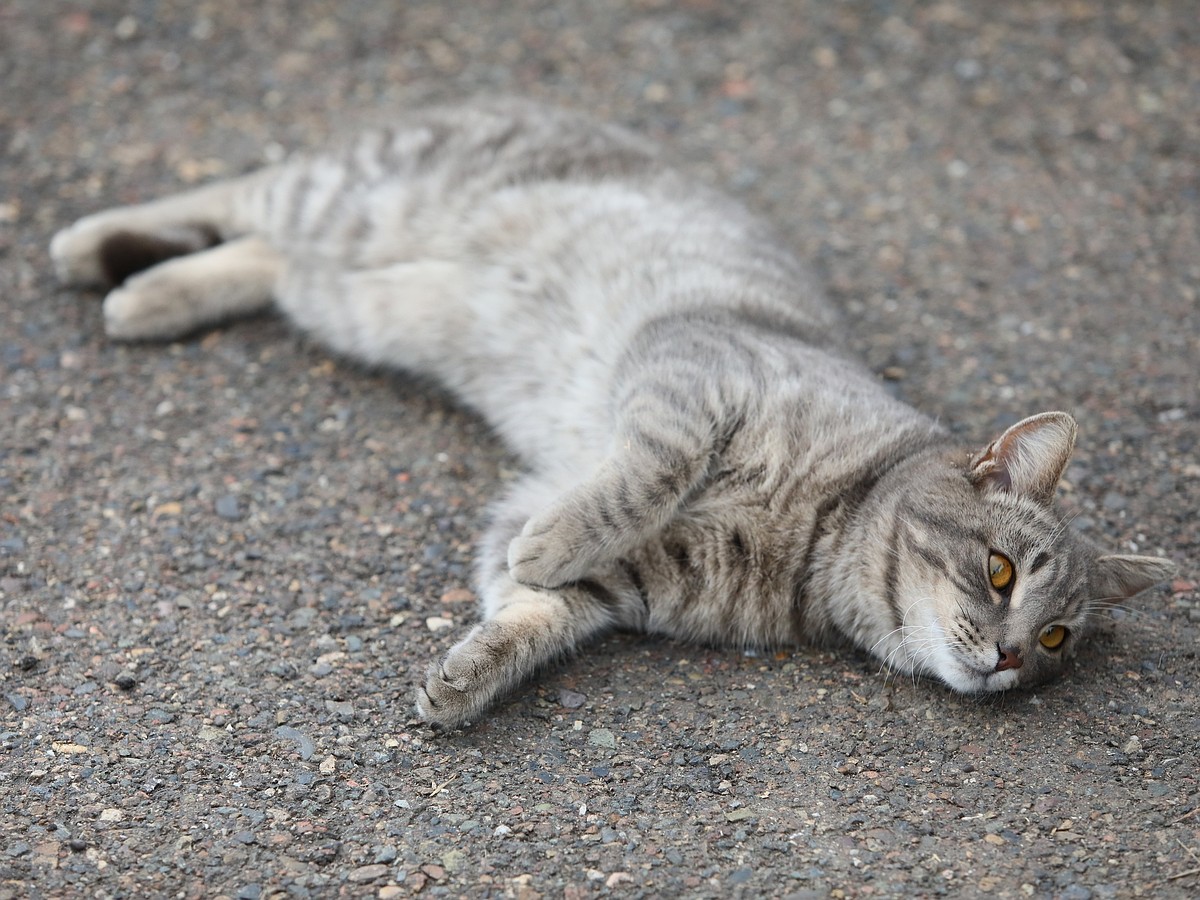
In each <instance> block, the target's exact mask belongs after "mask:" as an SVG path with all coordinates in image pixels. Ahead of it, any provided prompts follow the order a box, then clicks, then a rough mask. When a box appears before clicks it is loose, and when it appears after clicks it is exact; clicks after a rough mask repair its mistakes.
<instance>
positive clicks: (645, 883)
mask: <svg viewBox="0 0 1200 900" xmlns="http://www.w3.org/2000/svg"><path fill="white" fill-rule="evenodd" d="M1198 47H1200V19H1198V18H1197V17H1196V15H1195V10H1194V8H1193V7H1192V6H1191V5H1190V4H1187V3H1172V2H1153V0H1147V2H1138V3H1134V2H1127V3H1118V2H1111V3H1109V2H1092V3H1088V2H1062V3H1043V2H1036V0H1010V2H1006V3H990V2H986V0H963V2H957V3H952V2H937V3H915V2H857V0H850V2H842V3H837V4H829V3H821V2H817V0H796V2H760V3H746V2H740V3H739V2H730V3H720V2H715V0H683V2H680V3H667V2H662V0H628V2H624V3H611V4H606V3H590V2H585V0H567V2H556V3H540V2H532V0H513V2H504V3H478V4H448V3H442V2H432V0H406V2H405V3H402V4H401V3H386V2H367V0H345V2H340V3H334V2H331V0H290V2H284V0H267V2H260V3H244V4H218V3H214V2H208V0H201V2H188V3H184V2H178V0H163V2H156V3H145V2H140V3H118V2H115V0H93V2H90V3H87V4H67V3H45V2H42V0H9V2H7V3H6V4H5V5H4V6H3V8H2V9H0V73H2V74H3V86H4V94H5V98H4V101H3V103H2V104H0V145H2V146H3V147H4V152H3V154H2V155H0V260H2V262H0V296H2V297H3V300H2V301H0V302H2V303H3V307H4V309H3V316H2V322H0V610H2V619H0V623H2V626H3V634H4V645H3V646H4V661H3V667H2V668H0V694H2V696H0V898H9V897H11V898H17V897H21V898H24V897H30V896H34V897H66V896H96V897H114V898H115V897H147V896H167V895H171V896H178V897H206V898H210V897H229V898H241V900H255V898H268V897H278V898H282V897H332V896H374V897H380V898H387V897H406V896H409V895H414V894H426V895H430V896H494V897H503V896H508V897H520V898H534V897H539V896H540V897H563V898H569V900H574V898H583V897H591V896H594V895H608V894H612V895H621V896H630V897H638V896H642V897H663V896H694V897H717V896H720V897H728V896H746V897H751V896H754V897H757V896H787V897H798V898H799V897H826V896H841V897H879V896H906V897H907V896H938V895H942V896H973V895H987V896H993V897H1021V898H1023V897H1063V898H1072V900H1076V898H1078V900H1083V898H1089V897H1094V898H1104V897H1137V896H1146V897H1155V898H1161V897H1172V896H1178V897H1185V896H1193V895H1194V893H1195V892H1196V891H1197V890H1200V874H1198V873H1200V814H1198V813H1197V810H1198V809H1200V788H1198V785H1197V771H1198V768H1197V737H1198V735H1200V720H1198V702H1197V686H1198V679H1200V662H1198V661H1197V648H1198V645H1197V641H1198V630H1197V629H1198V627H1200V595H1198V594H1197V588H1196V584H1197V581H1198V579H1200V572H1198V571H1197V567H1196V562H1195V560H1196V558H1197V549H1198V545H1200V525H1198V524H1197V517H1196V500H1197V496H1198V494H1200V490H1198V486H1200V399H1198V398H1200V394H1198V391H1197V368H1198V366H1200V309H1198V301H1197V293H1198V291H1200V235H1198V227H1200V219H1198V216H1197V208H1198V199H1200V198H1198V184H1200V179H1198V163H1200V155H1198V152H1197V147H1200V118H1198V117H1197V115H1196V110H1197V109H1198V108H1200V53H1198V51H1197V48H1198ZM479 92H505V93H520V94H527V95H532V96H535V97H539V98H542V99H545V100H549V101H554V102H559V103H563V104H568V105H572V106H576V107H581V108H584V109H589V110H592V111H594V112H595V113H596V114H597V115H599V116H606V117H609V118H612V119H614V120H617V121H622V122H625V123H628V124H631V125H634V126H636V127H638V128H640V129H642V130H643V131H644V132H645V133H647V134H649V135H651V136H653V137H655V138H657V139H660V140H663V141H665V142H667V143H669V144H670V145H671V146H672V147H673V149H674V151H675V153H676V154H677V156H678V157H679V158H680V160H681V161H682V164H683V165H684V166H685V167H687V168H688V169H690V170H691V171H693V172H695V173H696V174H697V175H698V176H700V177H703V178H707V179H708V180H710V181H712V182H714V183H716V184H719V185H722V186H724V187H725V188H727V189H728V190H729V191H731V192H733V193H735V194H737V195H739V196H741V197H743V198H744V199H745V200H746V202H748V203H749V204H751V205H752V206H753V207H755V208H756V209H758V210H760V211H762V212H763V213H764V214H766V215H768V216H770V217H772V218H773V219H774V220H775V221H776V222H777V223H778V224H779V225H780V226H781V227H782V228H783V229H784V230H785V233H787V234H788V235H790V236H791V238H792V239H793V240H794V242H795V244H796V246H797V248H798V249H799V250H800V252H802V253H803V254H804V255H806V256H807V257H809V258H811V259H813V260H814V261H815V264H816V266H817V268H818V269H819V271H820V273H821V275H822V278H823V279H824V280H825V282H826V284H827V285H828V287H829V290H830V291H831V292H832V293H833V294H834V295H835V296H836V297H837V298H838V299H839V300H840V301H841V302H842V303H843V304H844V305H845V307H846V308H847V310H848V312H849V316H850V319H851V321H852V322H853V324H854V327H855V335H856V342H857V344H858V346H859V347H860V349H861V350H862V352H863V353H864V354H865V356H866V358H867V359H868V361H869V362H870V364H871V365H872V366H873V367H874V368H875V369H876V370H878V371H879V372H880V373H881V375H882V377H885V378H887V379H888V380H889V382H890V383H891V384H893V385H894V388H895V390H897V391H898V392H899V393H900V394H902V395H903V396H905V397H906V398H908V399H909V400H911V401H913V402H914V403H916V404H917V405H919V406H921V407H922V408H924V409H926V410H929V411H931V412H934V413H936V414H938V415H940V416H941V417H943V419H944V420H946V421H947V422H950V423H953V424H954V427H956V428H958V429H960V430H961V432H962V433H963V434H964V435H970V436H972V437H973V438H975V439H977V440H979V441H983V440H986V439H987V438H988V437H990V435H991V433H992V431H993V430H995V429H997V428H999V427H1001V426H1003V425H1005V424H1008V423H1011V422H1012V421H1015V420H1016V419H1017V418H1019V417H1020V416H1022V415H1025V414H1028V413H1031V412H1034V411H1037V410H1042V409H1054V408H1065V409H1068V410H1071V411H1072V412H1074V413H1075V414H1076V416H1077V417H1078V418H1079V419H1080V422H1081V426H1082V427H1081V432H1082V433H1081V441H1080V445H1081V446H1080V450H1079V453H1078V455H1077V458H1076V461H1075V463H1074V464H1073V465H1072V466H1071V469H1070V471H1069V473H1068V479H1067V482H1068V483H1067V485H1066V490H1065V492H1064V503H1065V506H1066V509H1067V511H1068V512H1069V514H1070V515H1071V517H1072V518H1073V522H1074V526H1075V527H1077V528H1081V529H1084V530H1085V531H1087V532H1088V533H1089V534H1090V535H1092V536H1093V537H1094V538H1095V539H1096V540H1098V541H1101V542H1103V543H1104V544H1106V545H1108V546H1111V547H1113V548H1123V549H1127V550H1128V549H1130V548H1133V547H1136V548H1138V549H1139V550H1141V551H1143V552H1151V553H1163V554H1166V555H1168V556H1170V557H1172V558H1173V559H1174V560H1175V561H1176V562H1177V563H1178V564H1179V566H1180V569H1179V573H1178V575H1177V577H1176V579H1175V580H1174V582H1173V583H1172V584H1169V585H1167V586H1165V587H1164V588H1162V589H1158V590H1155V591H1152V592H1149V593H1148V594H1146V595H1144V596H1143V597H1141V598H1139V599H1138V601H1137V602H1136V603H1135V604H1133V608H1132V609H1130V610H1127V611H1118V614H1117V616H1116V618H1114V621H1113V622H1112V627H1111V632H1112V633H1111V634H1110V635H1108V636H1106V637H1102V638H1100V639H1099V640H1097V641H1096V642H1095V643H1094V644H1093V646H1092V648H1091V649H1090V650H1089V651H1088V652H1086V653H1085V654H1084V655H1083V656H1082V658H1081V659H1080V660H1079V662H1078V664H1077V666H1076V667H1075V670H1074V672H1073V673H1072V675H1071V676H1070V677H1069V678H1068V679H1066V680H1065V681H1063V682H1061V683H1059V684H1057V685H1053V686H1050V687H1048V688H1046V689H1043V690H1040V691H1037V692H1035V693H1028V694H1014V695H1011V696H1004V697H999V698H991V699H986V700H973V699H964V698H961V697H955V696H952V695H950V694H949V693H947V692H946V691H945V690H943V689H942V688H939V687H937V686H936V685H931V684H928V683H919V684H912V683H907V682H903V681H899V682H897V681H890V680H888V679H887V678H886V677H884V676H883V675H881V674H880V673H879V672H878V671H877V665H876V664H874V663H872V662H870V661H869V660H867V659H865V658H863V657H861V656H860V655H857V654H855V653H854V652H852V651H849V650H845V649H840V648H824V649H815V650H798V651H795V652H789V653H780V654H776V655H765V656H754V655H749V654H739V653H735V652H728V651H717V650H712V649H708V648H702V647H693V646H684V645H678V644H672V643H668V642H662V641H655V640H648V639H643V638H637V637H629V636H616V637H612V638H610V639H607V640H605V641H602V642H601V643H600V644H599V645H598V646H597V647H595V648H594V649H593V650H592V651H591V652H589V653H587V654H586V655H584V656H582V657H581V658H579V659H578V660H575V661H573V662H570V663H568V664H565V665H563V666H561V667H559V668H555V669H553V670H551V671H548V672H547V673H546V674H545V675H544V676H543V677H542V678H541V679H540V680H538V681H537V682H536V683H534V684H531V685H528V686H527V687H525V688H523V689H521V690H520V691H518V692H517V693H515V694H514V695H513V696H512V698H511V699H509V700H508V701H507V702H505V703H503V704H502V705H501V706H499V707H498V708H497V709H496V711H495V713H494V715H493V716H492V717H491V718H489V719H488V720H486V721H484V722H482V723H480V724H479V725H477V726H475V727H473V728H471V729H468V730H466V731H461V732H454V733H449V734H439V735H435V734H432V733H430V732H429V731H427V730H425V729H423V728H422V727H421V726H419V725H418V724H416V723H415V722H413V721H412V719H411V708H410V697H411V691H412V688H413V685H414V684H415V682H416V679H417V678H418V677H419V676H420V673H421V672H422V670H423V668H424V666H425V665H426V663H427V662H428V661H429V660H430V659H431V658H432V657H434V656H435V655H436V654H437V653H438V651H439V649H441V648H444V647H445V646H446V645H447V644H448V642H449V641H450V639H451V638H450V635H451V633H452V632H451V631H450V630H449V628H457V627H459V626H461V625H463V624H464V623H467V622H469V621H470V620H471V617H472V609H473V607H472V604H473V600H474V598H473V595H472V594H471V591H470V568H471V559H472V545H473V542H474V540H475V538H476V536H477V535H478V532H479V530H480V521H481V513H482V509H483V507H484V505H485V503H486V501H487V499H488V498H489V497H490V496H492V495H494V493H495V492H496V491H497V490H498V488H499V486H500V485H501V484H502V483H503V482H504V481H505V479H507V478H509V477H511V474H512V470H513V467H514V463H513V461H512V460H511V459H510V458H508V457H507V456H505V454H504V453H503V452H502V450H501V449H500V448H499V447H498V446H497V445H496V443H495V442H494V440H492V439H491V438H490V437H489V435H488V434H487V432H486V429H485V428H484V427H483V426H482V425H481V424H480V423H479V422H478V421H477V420H476V419H474V418H472V417H471V416H469V415H467V414H465V413H463V412H462V411H461V410H458V409H456V408H455V407H454V406H453V405H452V404H451V403H449V402H448V401H447V399H446V398H445V397H444V396H443V395H441V394H440V393H438V392H437V391H436V390H435V389H432V388H431V387H429V386H428V385H424V384H420V383H414V382H413V381H411V380H408V379H405V378H402V377H399V376H394V375H390V374H387V373H371V372H363V371H360V370H357V369H355V368H354V367H352V366H348V365H346V364H344V363H343V362H341V361H338V360H335V359H331V358H330V357H329V356H328V355H327V354H325V353H324V352H323V351H322V350H320V349H319V348H316V347H314V346H312V345H311V344H309V343H306V342H305V341H303V340H302V339H300V338H298V337H297V336H295V335H294V334H292V333H291V332H289V331H288V330H287V329H286V328H285V327H284V326H283V325H282V324H280V323H279V322H278V321H277V320H275V319H273V318H270V317H266V318H262V319H259V320H255V321H252V322H244V323H240V324H237V325H234V326H232V327H229V328H226V329H220V330H216V331H213V332H210V333H207V334H203V335H199V336H197V337H196V338H195V339H193V340H189V341H185V342H182V343H177V344H172V345H169V346H166V347H157V346H138V345H135V346H124V345H117V344H113V343H110V342H108V341H106V340H105V339H104V337H103V335H102V333H101V323H100V314H99V304H98V300H99V297H98V295H95V294H89V293H86V292H78V291H70V290H64V289H61V288H59V287H57V286H56V284H55V282H54V280H53V277H52V273H51V271H50V267H49V262H48V259H47V257H46V253H45V248H46V245H47V243H48V241H49V238H50V235H51V234H52V233H53V231H54V230H55V229H56V228H58V227H60V226H62V225H64V224H66V223H67V222H69V221H71V220H72V219H74V218H76V217H78V216H80V215H82V214H84V213H87V212H90V211H93V210H95V209H98V208H101V207H104V206H110V205H113V204H117V203H124V202H130V201H136V200H141V199H147V198H150V197H153V196H155V195H157V194H159V193H162V192H165V191H169V190H173V189H176V188H178V187H179V186H181V185H185V184H189V183H194V182H198V181H201V180H203V179H206V178H209V177H215V176H220V175H224V174H229V173H233V172H239V171H242V170H245V169H248V168H251V167H253V166H255V165H258V164H260V163H261V162H263V161H264V160H270V159H274V158H277V157H278V156H279V155H280V154H282V153H283V152H285V151H286V150H288V149H291V148H295V147H301V146H305V145H309V144H311V143H314V142H315V141H318V140H320V139H321V138H323V137H325V136H327V135H329V134H331V133H334V132H337V131H340V130H343V129H345V128H349V127H354V126H355V125H357V124H359V123H361V122H366V121H371V120H377V119H379V118H382V117H384V116H386V113H387V110H388V109H391V108H398V107H401V106H405V105H411V104H415V103H420V102H426V101H431V100H449V99H456V98H460V97H463V96H468V95H471V94H475V93H479Z"/></svg>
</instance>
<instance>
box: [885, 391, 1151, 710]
mask: <svg viewBox="0 0 1200 900" xmlns="http://www.w3.org/2000/svg"><path fill="white" fill-rule="evenodd" d="M1044 416H1050V417H1057V418H1048V419H1047V418H1044V417H1034V418H1033V419H1027V420H1025V422H1023V423H1019V424H1018V425H1016V426H1013V428H1012V429H1009V431H1008V432H1005V435H1004V436H1002V437H1001V438H1000V439H999V440H998V441H997V442H994V443H993V444H992V445H990V446H989V447H988V448H987V450H985V451H984V452H983V454H980V455H978V456H976V457H975V458H974V459H973V460H972V461H971V463H970V464H969V465H968V467H967V468H966V469H965V470H964V469H962V468H958V467H953V466H952V467H950V468H949V469H948V470H947V471H946V472H944V473H940V474H936V475H934V477H935V478H936V479H937V481H938V482H940V483H938V484H937V485H936V487H934V488H933V489H926V490H917V491H913V492H911V493H910V494H909V498H908V502H907V504H906V508H905V509H904V511H903V512H902V513H900V516H899V518H900V521H901V523H902V525H903V532H902V541H903V551H904V554H905V562H906V564H905V565H904V566H897V568H896V577H897V579H898V580H899V583H898V584H897V585H896V586H895V600H896V604H897V606H898V607H899V609H900V610H901V612H902V613H903V617H904V618H903V620H904V624H905V629H904V632H903V637H904V639H905V640H906V642H907V644H908V646H907V647H906V649H905V650H904V654H905V660H906V661H907V662H909V664H910V665H911V666H912V668H913V670H914V671H918V672H921V673H924V674H928V675H933V676H935V677H937V678H939V679H940V680H941V681H944V682H945V683H946V684H947V685H949V686H950V687H952V688H954V689H955V690H958V691H962V692H966V693H979V692H992V691H1002V690H1007V689H1009V688H1012V687H1017V686H1024V687H1028V686H1031V685H1035V684H1039V683H1041V682H1044V681H1047V680H1049V679H1051V678H1054V677H1056V676H1057V675H1058V674H1060V673H1061V672H1062V670H1063V668H1064V666H1065V664H1066V662H1067V661H1068V660H1069V659H1070V658H1071V657H1072V656H1073V655H1074V654H1075V651H1076V649H1077V647H1078V645H1079V642H1080V640H1081V638H1083V637H1084V635H1085V634H1086V633H1087V631H1088V630H1089V626H1090V625H1091V624H1092V623H1093V621H1094V619H1095V617H1096V616H1098V615H1103V614H1104V610H1105V608H1106V606H1107V605H1110V604H1114V603H1118V602H1121V601H1123V600H1124V599H1126V598H1127V597H1129V596H1131V595H1132V594H1135V593H1137V592H1138V591H1141V590H1144V589H1145V588H1147V587H1150V586H1151V585H1153V584H1155V583H1157V582H1158V581H1160V580H1162V579H1163V578H1165V577H1166V576H1167V575H1168V574H1169V573H1170V571H1171V569H1172V567H1171V565H1170V563H1168V562H1167V561H1166V560H1161V559H1157V558H1153V557H1141V556H1104V555H1101V554H1099V553H1098V552H1097V551H1096V549H1095V548H1094V547H1092V546H1091V545H1090V544H1089V543H1088V542H1087V541H1085V540H1084V539H1083V538H1081V537H1079V536H1078V535H1076V534H1074V533H1073V532H1072V531H1071V530H1070V529H1069V528H1068V527H1067V524H1066V523H1065V522H1064V521H1062V520H1061V518H1060V516H1059V514H1058V513H1057V512H1056V511H1055V509H1054V508H1053V506H1052V503H1051V500H1052V497H1053V492H1054V486H1055V485H1056V484H1057V482H1058V478H1059V475H1060V474H1061V472H1062V469H1063V468H1064V467H1065V465H1066V461H1067V460H1068V459H1069V456H1070V452H1071V447H1072V446H1073V443H1074V422H1073V421H1072V420H1071V419H1070V417H1068V416H1065V415H1063V414H1044ZM1022 454H1024V456H1022ZM1030 454H1035V455H1040V457H1041V458H1040V459H1034V460H1031V459H1030ZM931 474H932V473H931Z"/></svg>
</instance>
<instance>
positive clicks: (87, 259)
mask: <svg viewBox="0 0 1200 900" xmlns="http://www.w3.org/2000/svg"><path fill="white" fill-rule="evenodd" d="M109 234H111V230H110V229H109V228H107V227H106V226H105V224H104V222H103V221H99V222H98V221H97V217H96V216H88V217H87V218H84V219H80V220H79V221H78V222H76V223H75V224H73V225H68V226H67V227H66V228H64V229H62V230H61V231H59V232H58V233H57V234H55V235H54V237H53V238H52V239H51V241H50V261H51V262H52V263H53V264H54V274H55V275H56V276H57V277H58V280H59V282H60V283H61V284H70V285H104V284H109V283H110V281H109V278H108V275H107V274H106V273H105V271H104V266H103V264H102V262H101V258H100V247H101V246H102V244H103V243H104V240H105V239H106V238H107V237H108V236H109Z"/></svg>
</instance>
